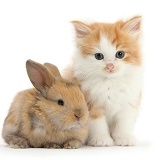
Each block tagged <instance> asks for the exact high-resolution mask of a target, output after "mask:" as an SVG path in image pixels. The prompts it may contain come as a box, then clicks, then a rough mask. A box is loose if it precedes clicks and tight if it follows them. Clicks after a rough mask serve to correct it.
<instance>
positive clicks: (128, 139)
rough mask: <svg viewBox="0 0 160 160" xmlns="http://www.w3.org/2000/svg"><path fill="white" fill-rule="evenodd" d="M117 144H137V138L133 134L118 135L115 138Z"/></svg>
mask: <svg viewBox="0 0 160 160" xmlns="http://www.w3.org/2000/svg"><path fill="white" fill-rule="evenodd" d="M113 139H114V141H115V144H116V145H117V146H135V145H136V140H135V139H134V137H132V136H116V137H114V138H113Z"/></svg>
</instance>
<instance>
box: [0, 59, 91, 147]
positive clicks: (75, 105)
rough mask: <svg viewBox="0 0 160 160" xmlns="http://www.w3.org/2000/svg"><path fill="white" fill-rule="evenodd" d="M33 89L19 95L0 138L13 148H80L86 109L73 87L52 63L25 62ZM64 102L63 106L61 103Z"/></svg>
mask: <svg viewBox="0 0 160 160" xmlns="http://www.w3.org/2000/svg"><path fill="white" fill-rule="evenodd" d="M26 66H27V72H28V76H29V78H30V80H31V82H32V83H33V85H34V87H35V88H36V89H35V88H34V89H28V90H25V91H22V92H20V93H18V94H17V95H16V97H15V99H14V101H13V102H12V104H11V107H10V109H9V113H8V116H7V117H6V119H5V122H4V126H3V131H2V136H3V138H4V140H5V141H6V143H8V144H9V145H11V146H13V147H20V148H28V147H45V148H59V147H64V148H79V147H81V146H82V145H83V144H84V143H85V141H86V139H87V135H88V125H87V121H88V109H87V106H86V103H85V99H84V96H83V94H82V92H81V91H80V89H79V87H78V86H77V85H76V84H73V83H71V82H67V81H66V80H64V79H63V78H62V77H61V75H60V73H59V71H58V69H57V68H56V67H55V66H53V65H51V64H48V63H47V64H44V65H41V64H39V63H36V62H33V61H31V60H28V61H27V65H26ZM63 103H64V104H63Z"/></svg>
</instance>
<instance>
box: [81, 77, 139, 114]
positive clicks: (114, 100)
mask: <svg viewBox="0 0 160 160" xmlns="http://www.w3.org/2000/svg"><path fill="white" fill-rule="evenodd" d="M133 84H134V83H130V82H129V81H127V80H126V79H118V78H117V79H100V78H97V79H92V80H88V81H84V82H83V83H82V89H83V90H84V91H87V92H88V93H89V96H88V101H91V102H92V103H94V106H95V107H99V106H101V107H102V106H103V107H105V110H106V114H108V113H109V115H114V114H116V113H117V112H118V111H119V110H120V109H122V108H123V107H125V106H127V104H128V103H131V104H132V103H134V101H136V100H135V99H136V97H137V94H138V91H137V89H136V88H135V89H134V87H135V85H133Z"/></svg>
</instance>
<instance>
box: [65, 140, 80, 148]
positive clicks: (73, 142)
mask: <svg viewBox="0 0 160 160" xmlns="http://www.w3.org/2000/svg"><path fill="white" fill-rule="evenodd" d="M81 146H82V143H81V142H79V141H78V140H70V141H68V142H66V143H65V144H64V148H65V149H77V148H80V147H81Z"/></svg>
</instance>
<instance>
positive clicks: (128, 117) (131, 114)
mask: <svg viewBox="0 0 160 160" xmlns="http://www.w3.org/2000/svg"><path fill="white" fill-rule="evenodd" d="M136 115H137V110H136V108H131V107H130V108H129V109H126V110H123V111H121V112H120V113H118V114H117V116H116V119H115V126H114V129H113V131H112V138H113V139H114V141H115V144H116V145H118V146H133V145H135V144H136V142H135V139H134V137H133V135H132V132H133V127H134V123H135V118H136Z"/></svg>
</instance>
